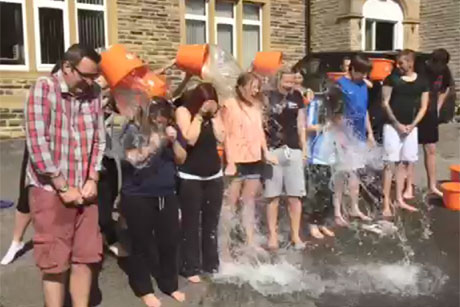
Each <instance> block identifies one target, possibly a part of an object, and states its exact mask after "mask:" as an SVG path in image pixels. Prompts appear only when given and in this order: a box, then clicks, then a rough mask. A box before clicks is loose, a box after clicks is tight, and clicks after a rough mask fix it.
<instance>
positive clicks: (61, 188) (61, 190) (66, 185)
mask: <svg viewBox="0 0 460 307" xmlns="http://www.w3.org/2000/svg"><path fill="white" fill-rule="evenodd" d="M68 190H69V184H68V183H66V184H65V185H64V186H63V187H60V188H59V189H56V191H58V193H65V192H67V191H68Z"/></svg>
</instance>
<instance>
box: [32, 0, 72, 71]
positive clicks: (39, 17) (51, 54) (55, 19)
mask: <svg viewBox="0 0 460 307" xmlns="http://www.w3.org/2000/svg"><path fill="white" fill-rule="evenodd" d="M33 3H34V15H35V39H36V41H37V45H36V55H37V68H38V70H49V69H50V68H52V67H53V65H54V64H55V63H56V62H57V61H58V60H60V59H62V57H63V55H64V52H65V49H66V48H68V47H69V45H70V43H69V24H68V22H64V20H69V18H68V14H67V2H66V1H64V0H54V1H53V0H34V1H33Z"/></svg>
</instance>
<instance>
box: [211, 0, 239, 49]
mask: <svg viewBox="0 0 460 307" xmlns="http://www.w3.org/2000/svg"><path fill="white" fill-rule="evenodd" d="M215 21H216V33H217V38H216V42H217V45H218V46H219V47H221V48H222V49H223V50H225V51H227V52H228V53H230V54H232V55H236V49H235V47H236V46H235V45H236V39H235V37H236V29H235V8H234V5H233V3H230V2H217V3H216V20H215Z"/></svg>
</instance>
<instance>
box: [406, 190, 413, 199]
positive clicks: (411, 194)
mask: <svg viewBox="0 0 460 307" xmlns="http://www.w3.org/2000/svg"><path fill="white" fill-rule="evenodd" d="M403 198H404V199H413V198H414V192H413V191H412V189H411V190H410V191H408V190H406V191H405V192H404V193H403Z"/></svg>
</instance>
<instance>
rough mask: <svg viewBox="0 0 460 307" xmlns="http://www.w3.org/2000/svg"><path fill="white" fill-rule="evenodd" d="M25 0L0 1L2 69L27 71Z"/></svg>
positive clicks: (0, 62)
mask: <svg viewBox="0 0 460 307" xmlns="http://www.w3.org/2000/svg"><path fill="white" fill-rule="evenodd" d="M24 16H25V3H24V0H7V1H0V38H1V46H0V67H1V68H2V69H11V70H23V69H24V70H26V69H27V58H26V55H25V53H26V51H27V45H25V44H26V43H27V40H26V35H25V31H26V25H25V19H26V18H25V17H24Z"/></svg>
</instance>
